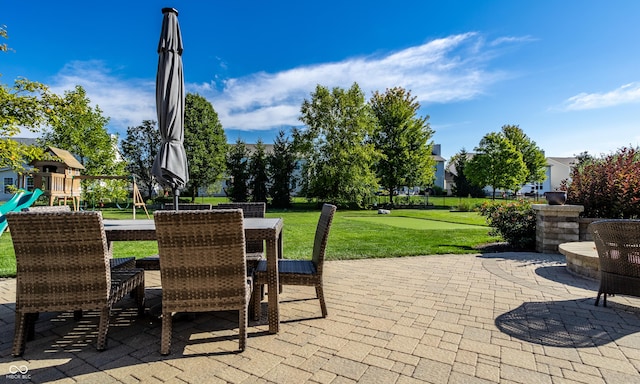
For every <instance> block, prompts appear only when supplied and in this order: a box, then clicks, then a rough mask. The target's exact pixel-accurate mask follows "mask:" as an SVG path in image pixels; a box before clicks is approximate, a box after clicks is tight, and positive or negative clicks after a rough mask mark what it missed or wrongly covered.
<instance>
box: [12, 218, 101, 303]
mask: <svg viewBox="0 0 640 384" xmlns="http://www.w3.org/2000/svg"><path fill="white" fill-rule="evenodd" d="M7 221H8V223H9V230H10V231H11V239H12V241H13V247H14V250H15V255H16V264H17V268H16V269H17V279H16V304H17V306H18V307H20V308H23V309H25V310H30V311H34V312H47V311H57V310H61V311H62V310H69V309H73V308H74V307H76V306H77V307H78V308H85V309H86V308H87V307H88V306H91V305H93V304H95V308H101V307H104V306H105V304H106V303H107V300H108V297H109V290H110V287H111V282H110V273H108V271H109V257H108V255H109V253H108V251H107V240H106V236H105V232H104V227H103V223H102V215H101V213H100V212H10V213H8V214H7Z"/></svg>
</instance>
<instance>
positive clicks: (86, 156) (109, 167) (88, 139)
mask: <svg viewBox="0 0 640 384" xmlns="http://www.w3.org/2000/svg"><path fill="white" fill-rule="evenodd" d="M50 102H51V105H53V108H54V109H55V111H56V112H55V116H53V117H52V118H50V119H49V126H50V129H47V130H45V131H44V134H43V137H42V140H43V142H44V144H45V145H52V146H54V147H59V148H62V149H66V150H67V151H69V152H71V153H72V154H74V155H75V156H76V157H77V158H78V161H80V163H81V164H82V165H83V166H84V167H85V174H87V175H124V173H125V172H124V166H125V164H124V162H120V161H118V159H117V157H116V148H117V142H118V138H117V137H115V136H111V135H109V133H108V132H107V129H106V126H107V124H108V122H109V118H107V117H104V116H102V110H100V107H98V106H96V107H95V108H94V107H91V105H90V102H91V101H90V100H89V98H88V97H87V93H86V92H85V90H84V89H83V88H82V87H81V86H79V85H78V86H76V87H75V89H74V90H72V91H65V92H64V96H62V97H60V96H57V95H51V97H50Z"/></svg>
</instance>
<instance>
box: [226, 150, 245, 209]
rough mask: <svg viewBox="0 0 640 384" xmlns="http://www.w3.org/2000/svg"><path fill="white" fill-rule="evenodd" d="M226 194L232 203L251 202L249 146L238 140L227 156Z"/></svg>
mask: <svg viewBox="0 0 640 384" xmlns="http://www.w3.org/2000/svg"><path fill="white" fill-rule="evenodd" d="M227 173H228V175H229V180H228V181H227V189H226V191H225V192H226V194H227V196H228V197H229V198H230V199H231V201H236V202H245V201H248V200H249V189H248V188H249V187H248V186H249V162H248V153H247V146H246V145H245V143H244V142H243V141H242V140H240V139H238V140H237V141H236V143H235V145H234V146H232V147H231V148H230V150H229V153H228V155H227Z"/></svg>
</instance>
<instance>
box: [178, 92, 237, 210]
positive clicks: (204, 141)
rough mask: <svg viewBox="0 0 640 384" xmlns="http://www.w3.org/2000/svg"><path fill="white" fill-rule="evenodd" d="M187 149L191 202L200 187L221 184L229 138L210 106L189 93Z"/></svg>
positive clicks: (185, 146) (186, 107) (187, 103)
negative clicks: (218, 182) (219, 182)
mask: <svg viewBox="0 0 640 384" xmlns="http://www.w3.org/2000/svg"><path fill="white" fill-rule="evenodd" d="M184 127H185V132H184V148H185V151H186V152H187V160H188V163H189V185H188V189H189V191H190V194H191V201H192V202H194V201H195V198H196V196H198V190H199V189H200V188H201V187H206V186H209V185H210V184H213V183H215V182H216V181H218V180H221V179H222V177H223V175H224V174H225V171H226V155H227V137H226V135H225V133H224V129H223V128H222V124H221V123H220V120H219V119H218V114H217V113H216V111H215V110H214V109H213V106H212V105H211V103H209V102H208V101H207V99H205V98H204V97H202V96H200V95H197V94H193V93H187V96H186V98H185V111H184Z"/></svg>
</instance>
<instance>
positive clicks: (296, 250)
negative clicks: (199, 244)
mask: <svg viewBox="0 0 640 384" xmlns="http://www.w3.org/2000/svg"><path fill="white" fill-rule="evenodd" d="M198 202H200V201H198ZM103 216H104V217H105V218H110V219H130V218H131V217H132V212H131V210H130V209H129V210H128V211H127V210H119V209H117V208H111V209H105V210H104V211H103ZM319 216H320V212H319V211H318V210H306V209H304V208H302V209H301V208H299V207H298V208H297V209H295V210H289V211H268V212H267V217H282V218H283V219H284V232H283V236H284V237H283V239H284V256H285V257H286V258H292V259H304V258H310V257H311V250H312V247H313V237H314V234H315V228H316V224H317V222H318V217H319ZM136 217H137V218H139V219H142V218H146V217H145V214H144V211H142V212H141V210H138V211H137V213H136ZM488 232H489V227H487V226H486V223H485V220H484V218H483V217H481V216H480V215H479V214H477V213H475V212H450V211H449V210H445V209H424V210H412V209H398V210H393V211H392V212H391V215H378V214H377V211H374V210H371V211H343V210H338V211H337V212H336V215H335V217H334V221H333V225H332V228H331V234H330V235H329V242H328V245H327V258H328V259H329V260H337V259H361V258H382V257H400V256H415V255H431V254H461V253H474V252H477V250H476V249H474V247H475V246H477V245H480V244H486V243H490V242H495V241H497V239H496V238H495V237H491V236H489V235H488ZM34 241H38V239H34ZM43 241H46V240H43ZM157 252H158V248H157V245H156V243H155V242H153V241H147V242H115V243H114V251H113V253H114V257H125V256H136V257H144V256H148V255H152V254H156V253H157ZM7 276H15V255H14V253H13V246H12V244H11V234H10V233H8V232H5V233H4V234H3V235H2V236H0V277H7Z"/></svg>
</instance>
